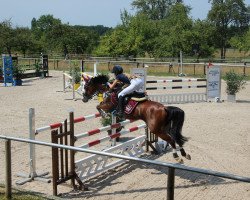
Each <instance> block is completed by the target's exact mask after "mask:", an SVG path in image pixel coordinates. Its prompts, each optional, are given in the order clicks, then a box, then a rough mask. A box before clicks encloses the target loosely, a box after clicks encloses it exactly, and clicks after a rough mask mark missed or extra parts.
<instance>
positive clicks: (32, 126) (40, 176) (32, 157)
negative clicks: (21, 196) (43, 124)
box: [16, 108, 51, 185]
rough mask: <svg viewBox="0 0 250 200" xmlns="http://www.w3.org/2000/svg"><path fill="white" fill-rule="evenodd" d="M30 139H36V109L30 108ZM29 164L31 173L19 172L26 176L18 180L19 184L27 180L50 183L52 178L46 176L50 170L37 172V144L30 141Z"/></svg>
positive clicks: (20, 175)
mask: <svg viewBox="0 0 250 200" xmlns="http://www.w3.org/2000/svg"><path fill="white" fill-rule="evenodd" d="M29 139H30V140H35V109H34V108H30V109H29ZM29 166H30V173H29V174H23V173H18V174H17V176H19V177H22V178H25V179H23V180H19V181H17V182H16V184H17V185H23V184H25V183H27V182H30V181H32V180H38V181H42V182H45V183H50V182H51V180H49V177H46V175H48V174H49V172H43V173H40V174H38V173H36V149H35V145H34V144H32V143H30V144H29Z"/></svg>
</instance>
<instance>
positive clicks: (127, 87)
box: [108, 65, 144, 118]
mask: <svg viewBox="0 0 250 200" xmlns="http://www.w3.org/2000/svg"><path fill="white" fill-rule="evenodd" d="M112 73H114V75H115V80H114V82H113V83H112V84H111V83H109V84H108V85H109V87H110V89H113V88H114V87H115V86H116V85H117V84H123V85H124V86H123V90H122V91H121V92H119V93H118V107H117V114H116V115H117V116H118V117H121V118H122V117H123V112H124V107H123V105H124V98H125V95H128V94H131V93H133V92H143V86H144V80H143V78H142V77H138V76H134V75H131V74H126V73H123V68H122V67H121V66H120V65H115V66H114V67H113V69H112Z"/></svg>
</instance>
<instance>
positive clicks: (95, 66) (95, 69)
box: [94, 62, 97, 76]
mask: <svg viewBox="0 0 250 200" xmlns="http://www.w3.org/2000/svg"><path fill="white" fill-rule="evenodd" d="M96 75H97V62H95V64H94V76H96Z"/></svg>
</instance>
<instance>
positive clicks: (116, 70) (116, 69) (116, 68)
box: [112, 65, 123, 75]
mask: <svg viewBox="0 0 250 200" xmlns="http://www.w3.org/2000/svg"><path fill="white" fill-rule="evenodd" d="M112 73H114V74H115V75H118V74H121V73H123V68H122V67H121V66H120V65H115V66H114V67H113V69H112Z"/></svg>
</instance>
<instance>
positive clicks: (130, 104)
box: [124, 100, 139, 115]
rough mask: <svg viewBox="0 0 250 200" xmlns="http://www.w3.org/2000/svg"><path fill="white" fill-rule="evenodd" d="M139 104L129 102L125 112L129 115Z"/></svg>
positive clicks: (132, 101)
mask: <svg viewBox="0 0 250 200" xmlns="http://www.w3.org/2000/svg"><path fill="white" fill-rule="evenodd" d="M138 103H139V102H138V101H134V100H129V102H128V103H127V105H126V107H125V110H124V112H125V113H126V114H127V115H129V114H131V113H132V111H133V110H134V109H135V107H136V106H137V104H138Z"/></svg>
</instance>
